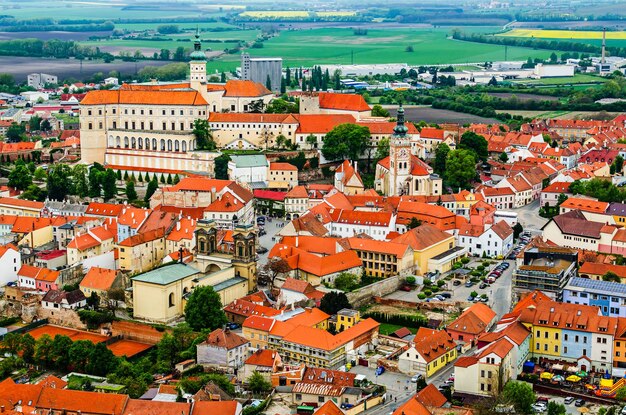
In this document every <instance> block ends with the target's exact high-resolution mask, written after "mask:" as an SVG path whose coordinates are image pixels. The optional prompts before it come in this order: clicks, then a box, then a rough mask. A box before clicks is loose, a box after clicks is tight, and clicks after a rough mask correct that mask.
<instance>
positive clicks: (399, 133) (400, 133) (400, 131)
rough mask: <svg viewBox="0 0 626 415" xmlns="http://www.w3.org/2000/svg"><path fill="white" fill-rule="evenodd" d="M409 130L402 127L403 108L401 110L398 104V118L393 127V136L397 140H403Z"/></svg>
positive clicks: (404, 126)
mask: <svg viewBox="0 0 626 415" xmlns="http://www.w3.org/2000/svg"><path fill="white" fill-rule="evenodd" d="M408 131H409V129H408V128H407V127H406V125H404V108H402V103H400V107H399V108H398V117H397V121H396V126H395V127H393V136H394V137H398V138H404V137H405V136H406V133H407V132H408Z"/></svg>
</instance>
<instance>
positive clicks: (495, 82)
mask: <svg viewBox="0 0 626 415" xmlns="http://www.w3.org/2000/svg"><path fill="white" fill-rule="evenodd" d="M487 85H489V86H498V80H497V79H496V77H495V76H492V77H491V79H490V80H489V82H487Z"/></svg>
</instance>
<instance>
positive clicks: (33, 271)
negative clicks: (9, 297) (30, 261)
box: [17, 264, 43, 279]
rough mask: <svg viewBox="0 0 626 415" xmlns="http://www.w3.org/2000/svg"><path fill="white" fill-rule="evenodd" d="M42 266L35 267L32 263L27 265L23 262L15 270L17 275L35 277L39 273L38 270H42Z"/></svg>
mask: <svg viewBox="0 0 626 415" xmlns="http://www.w3.org/2000/svg"><path fill="white" fill-rule="evenodd" d="M42 269H43V268H40V267H35V266H33V265H27V264H24V265H22V266H21V267H20V269H19V271H17V275H19V276H20V277H26V278H33V279H34V278H35V277H36V276H37V274H39V272H40V271H41V270H42Z"/></svg>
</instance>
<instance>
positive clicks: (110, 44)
mask: <svg viewBox="0 0 626 415" xmlns="http://www.w3.org/2000/svg"><path fill="white" fill-rule="evenodd" d="M232 38H233V37H230V39H232ZM81 45H84V46H94V47H96V46H97V47H99V48H100V49H102V50H104V51H111V50H112V51H113V52H115V51H117V50H118V49H120V48H121V49H131V50H135V49H140V50H147V49H149V50H160V49H169V50H171V51H174V50H176V48H178V47H181V46H182V47H183V48H185V49H189V48H191V47H193V42H192V40H191V39H182V40H181V41H180V42H179V41H176V40H166V41H158V42H157V41H153V40H139V39H108V40H100V41H87V42H81ZM202 47H203V48H204V49H205V50H207V49H208V48H211V50H214V51H221V50H224V49H226V48H229V49H232V48H235V47H237V42H204V43H203V44H202Z"/></svg>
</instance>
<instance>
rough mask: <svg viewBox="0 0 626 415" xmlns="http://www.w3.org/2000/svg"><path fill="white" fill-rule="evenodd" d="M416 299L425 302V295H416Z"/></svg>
mask: <svg viewBox="0 0 626 415" xmlns="http://www.w3.org/2000/svg"><path fill="white" fill-rule="evenodd" d="M417 298H419V299H420V300H425V299H426V294H424V293H419V294H417Z"/></svg>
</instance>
